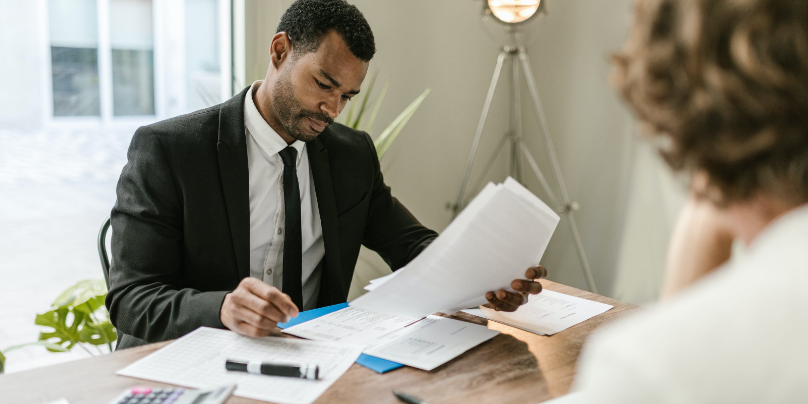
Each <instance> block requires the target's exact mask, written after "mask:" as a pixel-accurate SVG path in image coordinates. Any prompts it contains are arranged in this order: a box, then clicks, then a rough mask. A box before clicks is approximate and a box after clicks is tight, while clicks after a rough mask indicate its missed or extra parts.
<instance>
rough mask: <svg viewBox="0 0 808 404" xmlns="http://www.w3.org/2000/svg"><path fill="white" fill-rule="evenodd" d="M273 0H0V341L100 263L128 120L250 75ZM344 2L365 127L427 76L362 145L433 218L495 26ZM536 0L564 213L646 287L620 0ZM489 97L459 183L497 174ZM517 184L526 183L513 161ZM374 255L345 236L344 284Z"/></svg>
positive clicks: (468, 138)
mask: <svg viewBox="0 0 808 404" xmlns="http://www.w3.org/2000/svg"><path fill="white" fill-rule="evenodd" d="M291 3H292V1H291V0H32V1H16V0H0V53H2V54H3V55H5V56H4V57H3V59H4V60H3V62H2V63H0V88H2V91H0V351H2V350H3V349H5V348H7V347H11V346H14V345H18V344H23V343H26V342H29V341H35V340H36V339H37V336H38V334H39V331H40V329H39V327H38V326H36V325H35V324H34V321H33V319H34V317H35V315H36V314H37V313H41V312H44V311H47V310H49V308H50V305H51V303H52V302H53V300H54V299H55V298H56V297H57V296H58V295H59V293H60V292H61V291H63V290H64V289H65V288H67V287H69V286H71V285H73V284H75V283H76V282H78V281H81V280H85V279H102V276H103V275H102V271H101V266H100V264H99V259H98V252H97V245H96V237H97V234H98V229H99V227H100V226H101V224H102V223H103V221H104V220H105V219H106V218H107V217H108V216H109V211H110V209H111V207H112V205H113V204H114V202H115V184H116V182H117V179H118V176H119V175H120V171H121V168H122V167H123V165H124V164H125V163H126V150H127V148H128V145H129V141H130V140H131V137H132V134H133V133H134V130H135V129H136V128H137V127H138V126H141V125H145V124H149V123H153V122H156V121H159V120H163V119H167V118H170V117H174V116H177V115H180V114H184V113H188V112H192V111H195V110H198V109H201V108H205V107H207V106H211V105H215V104H217V103H219V102H222V101H224V100H226V99H228V98H230V97H231V96H232V95H233V94H235V93H238V92H239V91H241V90H242V89H243V88H245V87H246V86H249V85H250V84H251V83H252V82H253V81H255V80H259V79H262V78H263V77H264V74H265V69H266V66H267V63H268V61H269V54H268V46H269V43H270V40H271V38H272V35H273V34H274V33H275V27H276V26H277V23H278V21H279V19H280V16H281V14H282V13H283V11H284V10H285V9H286V8H287V7H288V6H289V5H290V4H291ZM352 3H353V4H355V5H356V6H357V7H358V8H359V9H360V10H361V11H362V13H363V14H364V15H365V17H366V18H367V20H368V21H369V23H370V25H371V26H372V27H373V29H374V34H375V37H376V44H377V49H378V53H377V54H376V56H375V58H374V59H373V61H372V62H371V64H370V74H369V77H370V76H371V75H373V76H375V77H376V84H375V88H374V91H373V92H372V94H371V95H370V97H371V98H370V99H371V100H373V99H375V98H377V97H378V96H379V93H380V92H381V89H382V88H383V87H384V86H387V87H386V93H385V98H384V100H383V103H382V105H381V106H380V108H379V109H378V115H377V116H376V118H375V121H374V125H373V126H372V127H371V128H370V129H368V132H369V133H370V134H371V135H372V136H378V135H379V134H380V133H381V132H382V130H383V129H384V128H385V127H386V126H387V125H388V124H389V123H390V122H392V121H393V120H394V119H395V118H396V117H397V116H398V115H399V114H400V113H401V111H402V110H404V109H405V108H406V107H407V106H408V105H410V103H411V102H412V101H413V100H414V99H416V98H417V97H418V96H419V95H421V94H422V93H423V92H424V90H426V89H430V90H431V91H430V92H429V94H428V95H427V96H426V98H425V99H424V101H423V102H422V104H421V105H420V106H419V108H418V109H417V110H416V112H415V113H414V114H413V115H412V117H411V119H410V120H409V121H408V122H407V124H406V126H405V127H404V129H403V130H402V131H401V132H400V134H399V136H398V137H397V138H396V140H395V142H394V143H393V144H392V145H391V146H390V147H389V150H388V151H387V152H386V155H385V157H384V159H383V160H382V163H381V164H382V168H383V170H384V176H385V181H386V182H387V184H388V185H390V186H391V187H392V189H393V193H394V195H395V196H396V197H397V198H399V199H400V200H401V201H402V202H403V203H404V204H405V205H406V206H407V207H408V209H409V210H410V211H412V213H413V214H414V215H415V216H416V217H417V218H418V219H419V220H420V221H421V222H422V223H423V224H425V225H426V226H428V227H430V228H432V229H435V230H437V231H440V230H442V229H444V228H445V227H446V226H447V225H448V224H449V223H450V222H451V219H452V210H451V206H452V204H454V203H455V201H456V199H457V193H458V189H459V187H460V183H461V181H462V179H463V174H464V168H465V166H466V163H467V159H468V154H469V150H470V148H471V147H472V140H473V138H474V135H475V129H476V127H477V125H478V122H479V119H480V114H481V111H482V109H483V103H484V100H485V98H486V93H487V91H488V87H489V84H490V82H491V79H492V73H493V71H494V66H495V64H496V59H497V55H498V53H499V52H500V48H501V47H502V46H503V45H507V44H508V43H509V41H510V40H511V38H510V37H509V34H508V33H507V29H508V28H507V27H505V26H504V25H503V24H500V23H498V22H497V21H495V20H494V19H493V18H492V17H491V16H486V14H485V12H484V5H483V2H482V1H477V0H407V1H394V0H354V1H352ZM545 3H546V4H545V6H546V13H544V14H542V15H538V16H537V17H536V18H532V19H531V20H530V21H528V22H526V23H524V24H521V25H519V27H518V29H517V32H516V34H515V35H516V40H517V41H518V44H519V45H522V46H525V48H526V50H527V54H528V55H529V58H530V59H529V60H530V65H531V66H532V73H533V75H534V77H535V80H536V86H537V89H538V93H539V94H540V96H541V102H542V105H543V107H544V112H545V114H546V119H547V127H548V129H549V135H550V137H551V139H552V143H553V145H554V147H555V152H556V153H557V155H558V161H559V165H560V172H561V175H562V176H563V179H564V181H565V185H566V188H567V191H568V193H569V195H570V198H571V200H573V201H575V202H577V204H578V206H579V207H580V208H579V209H578V210H576V211H575V219H576V221H577V228H578V230H579V231H580V240H581V243H582V246H583V251H584V253H585V255H586V257H587V259H588V261H589V264H590V267H591V271H592V277H593V279H594V282H595V285H596V287H597V291H598V293H599V294H601V295H605V296H608V297H612V298H614V299H617V300H620V301H623V302H628V303H633V304H637V305H647V304H653V302H654V301H655V300H656V299H657V297H658V295H659V292H660V288H661V285H662V278H663V270H664V264H665V251H666V248H667V244H668V240H669V235H670V233H671V231H672V228H673V223H674V221H675V218H676V215H677V213H678V211H679V209H680V207H681V206H682V205H683V202H684V200H685V185H684V184H683V183H682V182H681V181H680V180H679V179H677V178H676V177H674V176H673V174H671V173H670V171H669V170H668V169H667V168H666V167H665V166H664V163H663V162H662V161H661V160H660V159H659V158H658V156H657V155H656V153H655V151H654V149H653V146H652V145H650V144H649V143H648V142H647V141H645V140H643V139H641V138H640V137H639V136H638V135H637V130H636V127H635V124H634V121H633V117H632V116H631V114H630V113H629V111H628V109H627V108H625V106H624V104H623V102H622V101H621V100H620V99H619V97H618V95H617V94H616V93H615V92H614V90H613V88H612V87H611V86H610V84H609V80H608V78H609V75H610V72H611V70H612V65H611V62H610V55H611V54H612V53H613V52H615V51H617V50H619V49H620V47H621V46H622V44H623V42H624V41H625V39H626V37H627V35H628V30H629V27H630V23H631V13H632V3H633V2H632V1H631V0H611V1H608V2H605V1H596V0H555V1H553V0H547V1H546V2H545ZM506 67H507V66H506ZM509 74H510V72H509V71H506V72H505V73H504V75H503V80H502V81H503V83H505V82H507V80H509V78H508V77H509V76H508V75H509ZM523 80H524V79H520V82H522V84H523V85H524V82H523ZM367 84H368V82H367V81H366V82H365V86H367ZM363 90H364V88H363ZM508 102H509V94H508V87H507V86H506V85H501V86H500V88H499V90H498V91H497V93H496V96H495V97H494V99H493V103H492V108H491V112H490V116H489V117H488V121H487V124H486V126H485V131H484V132H483V136H482V137H481V142H480V145H479V150H478V154H477V159H476V161H475V168H474V170H472V172H471V176H470V178H471V179H470V181H469V186H468V190H467V192H466V197H465V198H466V199H465V202H468V200H469V199H470V198H471V197H472V196H473V195H475V194H476V193H477V192H479V190H480V189H482V187H483V186H484V185H485V184H486V183H487V182H489V181H493V182H501V181H502V180H503V179H504V178H505V177H506V176H507V175H508V173H509V164H510V162H509V153H508V151H507V147H506V148H505V149H502V150H498V149H497V147H498V144H499V141H500V139H501V138H502V136H503V135H504V134H505V133H506V131H507V130H508V127H509V120H510V111H509V109H508ZM519 105H520V108H521V109H520V114H521V118H522V124H523V130H522V132H523V139H524V144H525V145H526V146H527V148H528V149H529V150H530V151H531V152H532V153H533V155H534V156H535V157H536V161H537V164H538V166H539V168H540V170H541V172H542V173H545V175H547V176H548V178H550V177H549V176H550V173H551V172H552V167H551V164H550V163H549V161H548V159H547V157H546V156H547V150H546V148H545V143H544V142H543V140H542V138H541V135H540V133H541V129H540V125H539V124H538V122H537V120H536V119H534V116H533V109H532V108H533V107H532V104H531V100H530V98H529V95H528V94H527V92H526V91H525V92H523V93H522V94H521V97H520V100H519ZM345 114H346V112H343V115H345ZM341 118H343V119H344V117H341ZM338 121H339V119H338ZM488 160H491V161H492V163H491V165H490V169H488V170H487V171H484V170H483V168H484V165H485V162H487V161H488ZM523 183H524V184H525V185H526V186H527V187H528V189H530V190H531V191H533V192H534V193H536V195H538V196H539V197H540V198H542V199H545V198H546V195H545V194H544V193H543V188H542V186H541V183H540V180H539V179H538V178H537V177H536V176H535V175H534V174H533V171H532V170H531V169H529V167H528V166H527V165H525V169H524V176H523ZM563 220H564V219H562V223H561V225H559V227H558V230H557V231H556V233H555V234H554V236H553V239H552V240H551V242H550V245H549V247H548V249H547V252H546V254H545V255H544V257H543V259H542V265H544V266H545V267H546V268H548V270H549V276H548V278H549V279H550V280H553V281H555V282H559V283H562V284H565V285H570V286H573V287H576V288H579V289H584V290H588V289H590V287H589V285H588V283H587V279H586V276H585V274H584V272H583V271H582V264H581V260H580V257H579V254H578V251H577V250H576V246H575V243H574V241H573V236H572V234H571V232H570V228H569V227H568V226H566V225H565V224H564V222H563ZM388 273H390V270H389V268H387V266H386V265H385V263H384V262H383V261H382V260H381V259H380V258H379V257H378V256H376V255H375V254H374V253H373V252H371V251H369V250H363V252H362V253H361V255H360V259H359V262H358V264H357V267H356V271H355V275H354V279H353V283H352V286H351V294H350V298H355V297H357V296H359V295H361V294H362V293H363V292H364V290H363V289H362V288H363V287H364V286H365V285H367V283H368V282H369V281H370V280H371V279H375V278H378V277H381V276H384V275H386V274H388ZM106 353H107V351H106V350H105V349H99V348H98V347H95V346H92V347H81V349H72V350H71V351H70V352H67V353H51V352H48V351H47V350H46V349H45V348H44V347H42V346H36V345H32V346H27V347H24V348H20V349H16V350H14V351H12V352H8V353H7V354H6V355H5V356H6V359H7V360H6V365H5V372H6V373H14V372H20V371H24V370H28V369H33V368H37V367H42V366H48V365H51V364H54V363H59V362H65V361H71V360H76V359H81V358H86V357H89V356H97V355H103V354H106Z"/></svg>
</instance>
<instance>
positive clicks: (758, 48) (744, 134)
mask: <svg viewBox="0 0 808 404" xmlns="http://www.w3.org/2000/svg"><path fill="white" fill-rule="evenodd" d="M614 61H615V66H616V68H615V72H614V75H613V81H614V84H615V86H616V87H617V88H618V90H619V91H620V92H621V93H622V95H623V97H624V98H625V100H626V101H627V102H628V103H629V104H630V106H631V107H632V109H633V110H634V111H635V113H636V114H637V115H638V117H639V119H640V120H641V121H642V122H643V123H644V125H643V127H644V132H646V133H647V134H650V135H652V136H658V137H662V138H663V139H662V140H665V142H662V143H664V145H663V146H661V147H660V152H661V154H662V155H663V157H664V158H665V160H666V161H667V162H668V164H669V165H670V166H671V168H673V169H674V170H675V171H684V172H686V173H688V174H691V175H692V174H696V173H703V174H706V178H707V187H706V189H705V190H704V192H703V194H706V195H707V196H709V197H710V199H712V200H713V201H714V202H716V203H718V204H725V203H728V202H732V201H738V200H744V199H748V198H750V197H753V196H755V194H757V193H759V192H768V193H771V194H772V195H774V196H776V197H778V198H781V199H784V200H787V201H790V202H803V201H806V200H808V0H638V2H637V5H636V15H635V21H634V26H633V28H632V32H631V34H630V37H629V39H628V41H627V43H626V46H625V49H624V51H623V52H622V53H621V54H618V55H616V56H615V57H614Z"/></svg>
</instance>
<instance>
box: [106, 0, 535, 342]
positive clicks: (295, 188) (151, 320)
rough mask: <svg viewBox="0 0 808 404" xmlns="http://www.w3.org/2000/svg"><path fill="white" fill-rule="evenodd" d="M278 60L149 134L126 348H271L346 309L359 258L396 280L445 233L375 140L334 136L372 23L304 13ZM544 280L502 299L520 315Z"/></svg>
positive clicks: (127, 187)
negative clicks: (194, 341)
mask: <svg viewBox="0 0 808 404" xmlns="http://www.w3.org/2000/svg"><path fill="white" fill-rule="evenodd" d="M269 52H270V56H271V61H270V64H269V67H268V69H267V74H266V78H265V80H263V81H257V82H255V83H253V85H252V86H250V87H249V88H247V89H245V90H244V91H242V92H241V93H240V94H238V95H236V96H235V97H233V98H232V99H231V100H229V101H227V102H225V103H223V104H221V105H216V106H214V107H211V108H208V109H204V110H201V111H197V112H195V113H192V114H189V115H185V116H180V117H177V118H173V119H169V120H167V121H163V122H158V123H156V124H153V125H148V126H145V127H142V128H140V129H138V130H137V132H136V133H135V135H134V137H133V139H132V144H131V146H130V149H129V154H128V159H129V161H128V164H127V165H126V167H125V168H124V169H123V172H122V173H121V178H120V181H119V183H118V190H117V192H118V200H117V202H116V204H115V207H114V209H113V211H112V215H111V222H112V228H113V232H112V234H113V236H112V252H113V260H112V268H111V270H110V278H109V282H110V290H109V295H108V297H107V301H106V303H107V307H108V308H109V312H110V317H111V319H112V322H113V324H115V326H116V327H117V329H118V331H119V332H120V333H121V334H122V336H121V340H120V341H119V342H118V348H127V347H132V346H136V345H141V344H144V343H147V342H156V341H162V340H167V339H172V338H177V337H180V336H182V335H184V334H186V333H188V332H190V331H192V330H194V329H196V328H197V327H200V326H208V327H218V328H228V329H230V330H232V331H235V332H237V333H239V334H242V335H247V336H266V335H268V334H269V333H270V332H271V330H272V329H273V328H274V327H275V325H276V323H278V322H285V321H288V320H289V319H290V318H291V317H294V316H296V315H297V314H298V312H299V311H300V310H308V309H312V308H315V307H322V306H327V305H331V304H336V303H341V302H345V300H346V299H347V295H348V290H349V287H350V283H351V279H352V275H353V270H354V266H355V265H356V260H357V257H358V254H359V247H360V245H362V244H364V245H365V246H367V247H368V248H370V249H372V250H374V251H376V252H378V253H379V254H380V255H381V256H382V257H383V258H384V259H385V261H387V263H388V264H389V265H390V266H391V268H392V269H394V270H395V269H398V268H400V267H402V266H403V265H405V264H406V263H407V262H409V261H410V260H412V259H413V258H414V257H415V256H416V255H418V254H419V253H420V252H421V251H422V250H423V249H424V248H426V247H427V246H428V245H429V243H430V242H431V241H432V240H433V239H434V238H435V237H436V236H437V235H436V233H435V232H433V231H431V230H429V229H427V228H425V227H424V226H422V225H421V224H420V223H418V221H417V220H416V219H415V218H414V217H413V216H412V215H411V214H410V213H409V211H407V209H405V208H404V206H402V205H401V204H400V203H399V202H398V200H396V199H395V198H393V197H392V195H391V193H390V188H389V187H387V186H386V185H385V184H384V181H383V178H382V174H381V170H380V168H379V161H378V159H377V156H376V152H375V149H374V147H373V143H372V141H371V139H370V137H369V136H368V135H367V134H366V133H363V132H359V131H355V130H352V129H350V128H347V127H345V126H342V125H338V124H334V123H333V122H334V119H335V118H336V117H337V116H338V115H339V113H340V111H342V109H343V108H344V107H345V105H346V104H347V103H348V102H349V101H350V99H351V98H352V97H354V96H355V95H356V94H358V93H359V91H360V86H361V84H362V81H363V80H364V78H365V75H366V73H367V69H368V63H369V61H370V59H371V58H372V57H373V54H374V52H375V44H374V40H373V34H372V32H371V30H370V26H369V25H368V23H367V21H365V19H364V17H363V16H362V14H361V13H360V12H359V11H358V10H357V9H356V8H355V7H353V6H351V5H349V4H347V3H346V2H344V1H342V0H300V1H297V2H295V3H294V4H292V6H291V7H290V8H289V9H288V10H287V11H286V13H285V14H284V15H283V17H282V19H281V22H280V25H279V26H278V33H277V34H275V36H274V37H273V38H272V43H271V45H270V49H269ZM545 274H546V271H545V270H544V269H543V268H541V267H536V268H530V269H528V271H527V278H528V279H527V280H515V281H514V282H513V284H512V287H513V288H514V290H515V291H516V293H514V292H508V291H505V290H499V291H497V292H496V293H494V292H488V294H487V298H488V300H489V301H490V302H491V304H493V305H494V306H495V307H496V308H498V309H500V310H509V311H513V310H515V309H516V308H517V307H518V306H519V305H521V304H523V303H524V302H525V301H526V300H527V299H526V296H525V294H528V293H534V294H535V293H538V292H539V291H540V290H541V284H539V283H538V282H533V279H538V278H541V277H543V276H544V275H545ZM447 287H451V285H447Z"/></svg>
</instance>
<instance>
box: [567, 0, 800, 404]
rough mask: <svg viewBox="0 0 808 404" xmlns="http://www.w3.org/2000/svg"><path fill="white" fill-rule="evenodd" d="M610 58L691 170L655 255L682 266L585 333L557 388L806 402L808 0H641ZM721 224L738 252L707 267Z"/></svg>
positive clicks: (679, 166)
mask: <svg viewBox="0 0 808 404" xmlns="http://www.w3.org/2000/svg"><path fill="white" fill-rule="evenodd" d="M616 61H617V69H616V75H615V77H616V79H617V80H616V83H617V87H618V88H619V90H620V91H621V92H622V94H623V96H624V97H625V99H626V100H627V101H628V103H629V104H630V105H631V107H632V109H634V111H635V112H636V113H637V115H638V116H639V118H640V119H641V121H642V122H643V123H644V127H645V128H646V129H647V130H648V131H649V132H650V134H651V135H654V136H657V137H660V138H664V140H665V142H660V145H662V147H661V148H660V151H661V153H662V154H663V156H664V157H665V158H666V160H667V161H668V162H669V163H670V165H671V167H672V168H673V169H674V170H677V171H681V172H683V173H685V174H687V175H688V176H689V177H690V191H691V194H692V198H691V201H690V202H689V203H688V205H687V207H686V209H685V210H683V212H682V214H681V216H680V221H679V223H678V224H677V227H676V231H675V233H674V240H673V242H672V243H671V248H670V251H669V253H671V254H677V255H676V256H673V257H671V258H670V259H669V261H668V262H669V263H671V264H673V265H677V264H684V265H688V266H691V265H692V266H695V267H696V268H695V269H693V268H689V267H684V268H683V267H671V268H669V271H677V272H678V271H682V272H683V273H684V274H683V275H678V276H677V275H671V276H669V277H668V282H669V286H668V287H667V289H666V290H667V292H668V293H667V295H668V296H667V297H668V298H667V299H666V301H665V303H664V304H660V305H659V306H658V307H655V308H653V309H650V310H647V311H645V312H644V313H642V314H640V315H638V316H636V317H634V318H632V319H629V320H627V321H626V322H624V323H621V324H617V325H615V326H614V327H612V328H611V329H610V330H608V331H604V332H603V333H602V334H599V335H597V336H596V337H595V338H594V339H593V341H591V342H588V343H587V346H586V349H585V350H584V353H583V355H582V357H581V361H580V363H579V370H578V376H577V378H576V381H575V385H574V390H579V391H581V393H580V394H579V395H570V396H569V398H563V399H561V400H559V403H560V402H585V403H600V404H610V403H615V404H616V403H620V404H635V403H636V404H640V403H642V404H645V403H692V404H698V403H750V404H751V403H783V404H785V403H801V402H806V399H807V398H808V392H806V388H805V382H806V380H808V366H806V363H808V344H807V343H806V341H808V323H806V321H805V315H806V312H808V293H806V292H805V285H806V284H807V283H808V249H807V248H806V246H808V114H806V110H808V2H806V1H804V0H639V1H638V3H637V8H636V17H635V23H634V28H633V30H632V33H631V36H630V39H629V41H628V43H627V46H626V49H625V51H624V52H623V54H621V55H618V56H617V57H616ZM728 239H734V240H737V241H739V242H741V243H742V244H743V245H745V246H746V248H747V250H746V252H745V254H742V256H741V257H734V258H733V259H732V260H731V261H730V262H729V263H728V264H726V265H724V266H722V267H720V268H718V269H716V270H714V271H710V269H711V267H713V266H714V265H718V264H720V263H721V262H723V261H725V260H726V259H727V257H728V256H729V246H730V242H728V241H727V240H728ZM705 272H709V273H708V274H706V275H705ZM694 282H697V283H694ZM685 285H688V287H687V288H685Z"/></svg>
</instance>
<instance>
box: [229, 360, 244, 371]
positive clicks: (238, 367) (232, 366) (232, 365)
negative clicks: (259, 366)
mask: <svg viewBox="0 0 808 404" xmlns="http://www.w3.org/2000/svg"><path fill="white" fill-rule="evenodd" d="M224 368H225V369H227V370H235V371H238V372H246V371H247V364H246V363H241V362H234V361H230V360H229V361H227V362H225V363H224Z"/></svg>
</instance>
